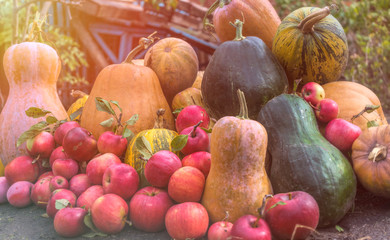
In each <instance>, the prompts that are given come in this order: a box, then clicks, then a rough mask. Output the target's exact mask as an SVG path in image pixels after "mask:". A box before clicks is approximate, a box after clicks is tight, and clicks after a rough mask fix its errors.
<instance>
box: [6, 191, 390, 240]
mask: <svg viewBox="0 0 390 240" xmlns="http://www.w3.org/2000/svg"><path fill="white" fill-rule="evenodd" d="M44 213H45V211H44V210H43V209H40V208H38V207H36V206H29V207H27V208H21V209H17V208H14V207H12V206H11V205H9V204H3V205H0V239H1V240H35V239H37V240H38V239H39V240H41V239H42V240H46V239H68V238H61V237H59V236H58V235H57V233H56V232H55V231H54V227H53V220H52V219H50V218H45V217H42V214H44ZM337 225H338V226H340V227H341V229H342V230H343V231H342V232H339V231H338V230H337V229H336V227H335V226H332V227H329V228H325V229H317V232H316V233H313V234H312V235H311V236H310V237H309V238H307V239H318V240H333V239H334V240H339V239H340V240H369V239H372V240H388V239H390V200H389V199H384V198H381V197H377V196H374V195H372V194H371V193H369V192H367V191H365V190H364V189H362V188H361V187H360V186H359V187H358V191H357V195H356V200H355V206H354V208H353V209H351V211H350V212H348V213H347V215H346V216H345V217H344V218H343V219H342V220H341V221H340V222H339V223H338V224H337ZM341 229H340V230H341ZM95 238H96V239H107V240H110V239H118V240H121V239H123V240H124V239H131V240H141V239H153V240H169V239H170V237H169V235H168V234H167V232H165V231H164V232H160V233H144V232H141V231H138V230H136V229H135V228H133V227H130V226H127V225H126V227H125V229H124V230H123V231H122V232H121V233H119V234H116V235H110V236H107V237H95ZM95 238H94V239H95ZM73 239H85V240H86V239H90V238H87V237H78V238H73Z"/></svg>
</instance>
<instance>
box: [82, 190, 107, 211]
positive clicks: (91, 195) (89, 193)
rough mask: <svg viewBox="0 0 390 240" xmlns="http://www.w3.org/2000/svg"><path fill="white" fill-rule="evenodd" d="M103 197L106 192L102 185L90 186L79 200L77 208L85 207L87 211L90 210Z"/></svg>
mask: <svg viewBox="0 0 390 240" xmlns="http://www.w3.org/2000/svg"><path fill="white" fill-rule="evenodd" d="M103 195H104V190H103V187H102V186H101V185H93V186H90V187H89V188H87V190H85V191H84V192H83V193H81V194H80V196H79V198H77V207H84V208H85V210H89V209H90V208H91V206H92V204H93V203H94V202H95V200H96V199H97V198H98V197H101V196H103Z"/></svg>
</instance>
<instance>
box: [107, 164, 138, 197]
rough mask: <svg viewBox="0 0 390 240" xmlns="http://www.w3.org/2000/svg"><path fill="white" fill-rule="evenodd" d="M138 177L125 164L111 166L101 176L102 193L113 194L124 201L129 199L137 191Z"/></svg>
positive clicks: (134, 171)
mask: <svg viewBox="0 0 390 240" xmlns="http://www.w3.org/2000/svg"><path fill="white" fill-rule="evenodd" d="M138 185H139V176H138V173H137V171H136V170H135V169H134V168H133V167H132V166H130V165H128V164H126V163H118V164H112V165H111V166H109V167H108V168H107V169H106V171H104V174H103V190H104V193H105V194H107V193H115V194H116V195H118V196H120V197H122V198H123V199H124V200H126V201H127V200H130V198H131V197H132V196H133V195H134V193H135V192H136V191H137V189H138Z"/></svg>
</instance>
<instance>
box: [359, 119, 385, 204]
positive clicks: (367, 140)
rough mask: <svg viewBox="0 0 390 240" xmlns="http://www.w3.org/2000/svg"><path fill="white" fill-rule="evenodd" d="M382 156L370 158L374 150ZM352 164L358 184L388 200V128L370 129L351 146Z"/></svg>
mask: <svg viewBox="0 0 390 240" xmlns="http://www.w3.org/2000/svg"><path fill="white" fill-rule="evenodd" d="M378 147H383V148H384V149H383V154H384V155H379V156H377V158H375V161H374V158H372V156H370V155H371V152H373V150H374V149H375V148H378ZM352 163H353V169H354V170H355V173H356V176H357V177H358V179H359V182H360V183H361V184H362V185H363V187H364V188H365V189H367V190H368V191H370V192H372V193H374V194H375V195H378V196H382V197H386V198H390V172H389V171H388V169H389V168H390V126H389V125H387V124H386V125H382V126H378V127H370V128H368V129H366V130H365V131H363V132H362V134H360V136H359V137H358V138H357V139H356V140H355V141H354V142H353V145H352Z"/></svg>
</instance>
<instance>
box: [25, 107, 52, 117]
mask: <svg viewBox="0 0 390 240" xmlns="http://www.w3.org/2000/svg"><path fill="white" fill-rule="evenodd" d="M48 113H51V112H50V111H47V110H44V109H42V108H37V107H30V108H29V109H27V110H26V115H27V116H29V117H32V118H39V117H44V116H46V114H48Z"/></svg>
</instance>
